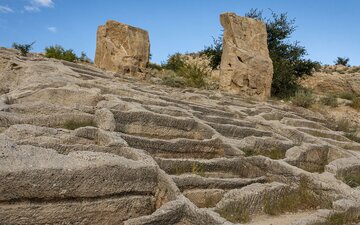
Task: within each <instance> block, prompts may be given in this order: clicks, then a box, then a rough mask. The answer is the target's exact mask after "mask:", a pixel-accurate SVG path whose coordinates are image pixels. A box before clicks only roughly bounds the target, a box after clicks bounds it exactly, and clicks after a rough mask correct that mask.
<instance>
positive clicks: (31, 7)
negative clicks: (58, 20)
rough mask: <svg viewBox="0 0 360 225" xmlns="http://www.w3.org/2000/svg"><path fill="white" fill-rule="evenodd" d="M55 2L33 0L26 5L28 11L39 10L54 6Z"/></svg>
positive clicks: (51, 0) (50, 0)
mask: <svg viewBox="0 0 360 225" xmlns="http://www.w3.org/2000/svg"><path fill="white" fill-rule="evenodd" d="M54 5H55V3H54V2H53V0H31V1H30V4H29V5H26V6H24V8H25V10H26V11H28V12H39V11H40V8H42V7H43V8H52V7H54Z"/></svg>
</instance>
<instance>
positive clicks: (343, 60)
mask: <svg viewBox="0 0 360 225" xmlns="http://www.w3.org/2000/svg"><path fill="white" fill-rule="evenodd" d="M349 61H350V59H349V58H346V57H337V59H336V60H335V61H334V63H335V65H343V66H350V65H349Z"/></svg>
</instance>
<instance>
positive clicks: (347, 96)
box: [338, 92, 356, 101]
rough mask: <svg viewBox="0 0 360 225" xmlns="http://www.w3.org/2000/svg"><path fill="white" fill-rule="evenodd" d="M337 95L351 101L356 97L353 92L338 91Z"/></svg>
mask: <svg viewBox="0 0 360 225" xmlns="http://www.w3.org/2000/svg"><path fill="white" fill-rule="evenodd" d="M338 97H339V98H342V99H347V100H350V101H353V100H354V99H355V98H356V96H355V95H354V94H353V93H349V92H345V93H340V94H338Z"/></svg>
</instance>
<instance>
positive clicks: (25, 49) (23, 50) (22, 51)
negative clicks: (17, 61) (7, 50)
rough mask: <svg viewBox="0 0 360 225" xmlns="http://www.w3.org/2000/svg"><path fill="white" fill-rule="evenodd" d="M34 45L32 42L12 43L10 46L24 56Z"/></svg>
mask: <svg viewBox="0 0 360 225" xmlns="http://www.w3.org/2000/svg"><path fill="white" fill-rule="evenodd" d="M34 44H35V41H34V42H32V43H31V44H18V43H15V42H14V43H13V44H12V47H13V48H15V49H16V50H19V51H20V54H21V55H22V56H26V55H27V54H28V53H29V52H30V50H31V49H32V46H33V45H34Z"/></svg>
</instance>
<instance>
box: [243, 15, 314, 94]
mask: <svg viewBox="0 0 360 225" xmlns="http://www.w3.org/2000/svg"><path fill="white" fill-rule="evenodd" d="M245 16H247V17H250V18H253V19H257V20H260V21H263V22H264V23H265V24H266V30H267V33H268V37H267V42H268V48H269V53H270V57H271V59H272V61H273V66H274V78H273V82H272V88H271V93H272V95H273V96H277V97H281V98H288V97H290V96H293V95H294V94H295V93H296V92H297V90H298V89H299V84H298V78H299V77H302V76H304V75H311V74H312V72H313V69H315V68H318V67H319V66H320V63H318V62H313V61H311V60H307V59H304V56H305V55H307V53H306V49H305V47H303V46H300V45H299V42H297V41H295V42H294V43H290V42H289V38H290V37H291V35H292V34H293V33H294V32H295V30H296V26H295V25H294V23H295V20H294V19H289V18H288V16H287V14H286V13H281V14H276V13H274V12H272V13H271V18H270V19H267V18H264V17H263V16H262V11H259V10H257V9H252V10H250V12H249V13H247V14H246V15H245Z"/></svg>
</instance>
